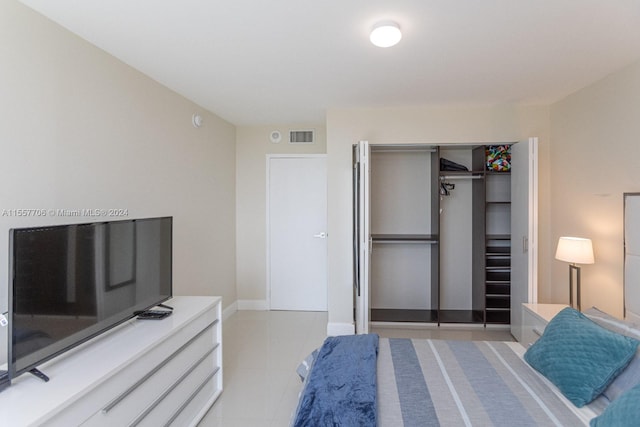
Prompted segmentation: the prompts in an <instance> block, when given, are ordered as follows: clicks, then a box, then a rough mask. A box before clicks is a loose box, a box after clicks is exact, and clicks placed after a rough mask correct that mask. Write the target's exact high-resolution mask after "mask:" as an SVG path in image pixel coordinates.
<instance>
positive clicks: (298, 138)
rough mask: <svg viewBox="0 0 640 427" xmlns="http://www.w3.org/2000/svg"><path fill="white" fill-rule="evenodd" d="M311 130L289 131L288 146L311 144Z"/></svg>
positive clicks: (312, 141)
mask: <svg viewBox="0 0 640 427" xmlns="http://www.w3.org/2000/svg"><path fill="white" fill-rule="evenodd" d="M313 143H314V140H313V130H290V131H289V144H313Z"/></svg>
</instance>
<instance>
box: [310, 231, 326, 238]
mask: <svg viewBox="0 0 640 427" xmlns="http://www.w3.org/2000/svg"><path fill="white" fill-rule="evenodd" d="M313 237H315V238H316V239H326V238H327V233H325V232H324V231H323V232H322V233H318V234H314V235H313Z"/></svg>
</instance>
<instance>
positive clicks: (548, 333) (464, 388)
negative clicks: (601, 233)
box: [292, 194, 640, 427]
mask: <svg viewBox="0 0 640 427" xmlns="http://www.w3.org/2000/svg"><path fill="white" fill-rule="evenodd" d="M624 257H625V264H624V265H625V286H624V288H625V291H624V292H625V304H624V307H625V320H619V319H616V318H614V317H612V316H609V315H608V314H606V313H604V312H602V311H600V310H598V309H597V308H592V309H589V310H585V312H584V313H581V312H578V311H576V310H573V309H571V308H567V309H564V310H563V311H561V312H560V313H559V314H558V315H557V316H556V317H554V318H553V319H552V320H551V322H549V324H548V325H547V327H546V329H545V331H544V333H543V335H542V337H540V339H539V340H538V341H536V343H534V344H533V345H531V346H530V347H528V348H525V347H523V346H522V345H521V344H519V343H516V342H491V341H445V340H428V339H386V338H379V337H378V336H377V335H373V334H368V335H355V336H345V337H329V338H327V340H326V341H325V342H324V344H323V345H322V347H321V348H320V349H319V350H318V351H316V352H314V354H312V355H310V356H309V358H307V360H306V361H305V363H303V365H301V366H302V367H303V369H302V370H299V373H300V374H301V376H302V377H303V378H304V385H303V389H302V392H301V395H300V399H299V402H298V407H297V409H296V412H295V414H294V416H293V418H292V425H293V426H295V427H302V426H310V427H311V426H313V427H321V426H349V427H350V426H372V427H373V426H380V427H401V426H406V427H413V426H580V425H591V426H592V427H601V426H615V427H623V426H638V425H640V350H639V344H640V316H639V315H638V314H640V285H639V284H640V195H638V194H625V255H624Z"/></svg>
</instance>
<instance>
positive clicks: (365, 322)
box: [353, 141, 371, 334]
mask: <svg viewBox="0 0 640 427" xmlns="http://www.w3.org/2000/svg"><path fill="white" fill-rule="evenodd" d="M354 156H357V159H354V160H357V161H356V162H355V163H354V168H355V169H356V177H357V178H356V179H354V189H353V190H354V192H355V193H356V196H355V198H356V199H357V200H354V204H355V205H356V206H357V209H356V208H354V219H355V221H354V226H356V230H355V233H356V235H355V236H354V238H355V239H356V242H355V247H356V252H355V254H357V257H356V260H355V262H356V265H355V268H356V269H357V272H356V289H355V292H356V297H355V306H356V307H355V323H356V333H357V334H367V333H369V322H370V313H371V311H370V310H371V294H370V292H369V289H370V284H369V277H370V275H371V214H370V212H371V197H370V181H371V179H370V178H371V176H370V159H371V150H370V148H369V143H368V142H367V141H360V142H359V143H358V148H357V150H355V151H354Z"/></svg>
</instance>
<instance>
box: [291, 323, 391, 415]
mask: <svg viewBox="0 0 640 427" xmlns="http://www.w3.org/2000/svg"><path fill="white" fill-rule="evenodd" d="M377 357H378V335H375V334H368V335H348V336H340V337H329V338H327V339H326V340H325V342H324V344H323V345H322V348H320V352H319V353H318V356H317V358H316V360H315V362H314V363H313V367H312V369H311V373H310V374H309V377H308V378H307V382H306V383H305V386H304V389H303V392H302V396H301V397H300V402H299V403H298V409H297V411H296V417H295V420H294V423H293V426H295V427H303V426H306V427H325V426H372V427H375V425H376V411H377V405H376V363H377Z"/></svg>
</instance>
